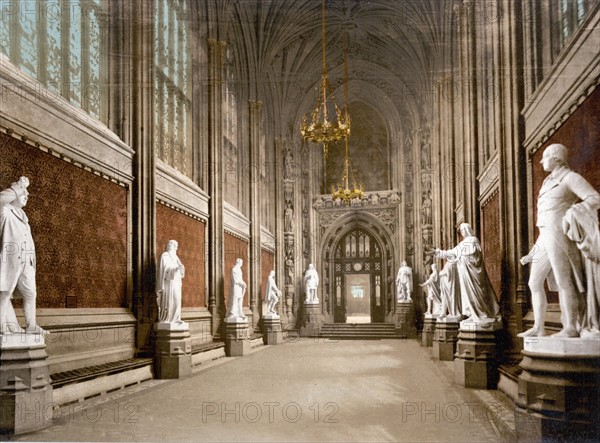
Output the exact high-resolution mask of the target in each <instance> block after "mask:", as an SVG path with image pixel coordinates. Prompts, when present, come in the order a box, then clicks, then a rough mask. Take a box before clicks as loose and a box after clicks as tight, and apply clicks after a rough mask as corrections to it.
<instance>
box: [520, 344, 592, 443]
mask: <svg viewBox="0 0 600 443" xmlns="http://www.w3.org/2000/svg"><path fill="white" fill-rule="evenodd" d="M522 353H523V361H522V362H521V368H523V372H522V373H521V375H520V376H519V395H518V398H517V402H516V403H517V408H516V409H515V424H516V430H517V440H518V441H528V442H529V441H536V442H538V441H597V439H598V435H600V340H598V339H589V340H586V339H578V338H562V337H527V338H525V339H524V349H523V351H522Z"/></svg>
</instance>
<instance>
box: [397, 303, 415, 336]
mask: <svg viewBox="0 0 600 443" xmlns="http://www.w3.org/2000/svg"><path fill="white" fill-rule="evenodd" d="M396 334H397V335H398V336H399V337H402V338H416V337H417V327H416V326H415V305H414V304H413V301H412V300H398V301H397V302H396Z"/></svg>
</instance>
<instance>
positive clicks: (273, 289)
mask: <svg viewBox="0 0 600 443" xmlns="http://www.w3.org/2000/svg"><path fill="white" fill-rule="evenodd" d="M280 298H281V291H280V290H279V288H278V287H277V284H276V283H275V271H271V272H270V273H269V278H268V279H267V289H266V291H265V300H264V301H265V303H266V304H267V315H271V316H276V317H279V314H277V311H276V310H275V306H276V305H277V303H278V302H279V299H280Z"/></svg>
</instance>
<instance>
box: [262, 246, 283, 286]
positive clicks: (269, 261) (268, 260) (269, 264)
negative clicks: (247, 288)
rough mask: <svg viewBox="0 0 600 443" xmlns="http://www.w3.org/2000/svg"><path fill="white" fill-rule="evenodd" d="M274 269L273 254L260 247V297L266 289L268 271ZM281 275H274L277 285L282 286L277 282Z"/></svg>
mask: <svg viewBox="0 0 600 443" xmlns="http://www.w3.org/2000/svg"><path fill="white" fill-rule="evenodd" d="M274 270H275V256H274V255H273V253H271V252H269V251H265V250H264V249H261V251H260V287H261V294H260V296H261V297H262V298H264V296H265V290H266V284H267V278H269V273H270V272H271V271H274ZM280 277H283V276H281V275H277V274H276V275H275V281H276V282H277V287H279V286H282V287H283V284H281V285H280V284H279V282H280V281H281V278H280Z"/></svg>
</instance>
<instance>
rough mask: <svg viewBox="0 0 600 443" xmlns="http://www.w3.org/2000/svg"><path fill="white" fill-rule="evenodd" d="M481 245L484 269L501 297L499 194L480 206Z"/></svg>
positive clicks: (498, 297) (497, 295)
mask: <svg viewBox="0 0 600 443" xmlns="http://www.w3.org/2000/svg"><path fill="white" fill-rule="evenodd" d="M481 212H482V216H481V232H482V235H481V247H482V250H483V261H484V262H485V269H486V271H487V273H488V276H489V278H490V283H491V284H492V287H493V288H494V291H495V292H496V298H497V299H498V300H499V299H500V297H501V292H500V291H501V287H502V250H503V248H502V247H501V245H500V194H498V193H496V195H494V196H493V197H492V198H491V199H490V200H488V202H487V203H486V204H485V206H483V207H482V208H481Z"/></svg>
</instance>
